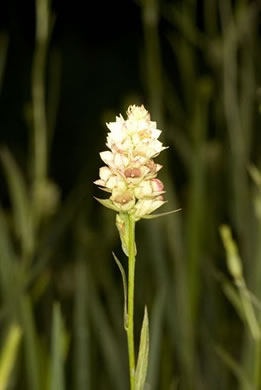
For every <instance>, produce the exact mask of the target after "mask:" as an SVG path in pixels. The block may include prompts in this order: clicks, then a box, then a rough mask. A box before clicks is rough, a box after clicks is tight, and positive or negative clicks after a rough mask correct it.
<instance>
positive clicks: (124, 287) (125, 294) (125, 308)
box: [112, 252, 128, 329]
mask: <svg viewBox="0 0 261 390" xmlns="http://www.w3.org/2000/svg"><path fill="white" fill-rule="evenodd" d="M112 255H113V257H114V260H115V261H116V264H117V265H118V267H119V270H120V273H121V276H122V283H123V293H124V310H123V313H124V314H123V323H124V328H125V329H127V326H128V310H127V278H126V273H125V270H124V268H123V266H122V264H121V262H120V260H119V259H118V258H117V256H116V255H115V253H114V252H112Z"/></svg>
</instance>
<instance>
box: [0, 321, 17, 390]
mask: <svg viewBox="0 0 261 390" xmlns="http://www.w3.org/2000/svg"><path fill="white" fill-rule="evenodd" d="M21 336H22V331H21V329H20V327H19V326H18V325H12V326H11V327H10V329H9V331H8V335H7V339H6V341H5V344H4V347H3V350H2V352H1V358H0V390H5V389H7V387H8V382H9V378H10V374H11V372H12V369H13V367H14V364H15V360H16V357H17V353H18V348H19V345H20V341H21Z"/></svg>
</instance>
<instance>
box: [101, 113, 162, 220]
mask: <svg viewBox="0 0 261 390" xmlns="http://www.w3.org/2000/svg"><path fill="white" fill-rule="evenodd" d="M107 127H108V129H109V133H108V136H107V143H106V146H107V147H108V148H109V149H110V150H107V151H104V152H101V153H100V156H101V159H102V161H103V162H104V163H105V164H106V166H104V167H102V168H100V172H99V173H100V178H99V179H98V180H96V181H95V182H94V183H95V184H97V185H98V186H100V188H101V189H103V190H104V191H106V192H109V193H110V194H111V195H110V198H109V199H107V200H102V204H104V205H106V206H107V207H109V208H112V209H113V210H116V211H119V212H126V213H128V214H132V215H133V216H134V218H135V220H139V219H140V218H142V217H144V216H146V215H149V214H150V213H152V212H153V211H154V210H156V209H158V208H159V207H160V206H162V205H163V204H164V203H165V201H164V200H163V195H162V194H163V193H164V186H163V183H162V182H161V181H160V180H159V179H157V178H156V177H157V174H158V171H159V170H160V169H161V168H162V166H161V165H159V164H156V163H155V162H154V160H153V158H155V157H156V156H158V155H159V153H160V152H161V151H162V150H164V149H166V147H165V146H163V145H162V143H161V142H160V141H159V140H158V138H159V136H160V134H161V130H158V129H157V124H156V122H152V121H151V120H150V114H149V113H148V111H147V110H146V109H145V108H144V107H143V106H140V107H139V106H135V105H133V106H130V107H129V108H128V110H127V119H126V120H125V119H124V118H123V117H122V116H121V115H120V116H119V117H116V121H115V122H110V123H107ZM98 200H99V199H98ZM100 201H101V200H100Z"/></svg>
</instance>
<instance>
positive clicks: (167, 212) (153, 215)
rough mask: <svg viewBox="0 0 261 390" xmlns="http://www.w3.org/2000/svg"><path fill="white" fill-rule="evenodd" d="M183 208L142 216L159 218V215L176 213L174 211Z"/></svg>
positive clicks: (144, 217)
mask: <svg viewBox="0 0 261 390" xmlns="http://www.w3.org/2000/svg"><path fill="white" fill-rule="evenodd" d="M181 210H182V209H176V210H171V211H166V212H165V213H159V214H149V215H144V216H143V217H142V218H143V219H153V218H158V217H164V216H165V215H169V214H174V213H177V212H178V211H181Z"/></svg>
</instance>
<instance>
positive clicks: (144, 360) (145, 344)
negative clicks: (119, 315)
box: [135, 306, 149, 390]
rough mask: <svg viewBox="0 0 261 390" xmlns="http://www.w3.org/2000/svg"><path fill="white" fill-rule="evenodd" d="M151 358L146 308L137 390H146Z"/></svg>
mask: <svg viewBox="0 0 261 390" xmlns="http://www.w3.org/2000/svg"><path fill="white" fill-rule="evenodd" d="M148 357H149V319H148V312H147V307H146V306H145V311H144V317H143V323H142V328H141V335H140V347H139V354H138V362H137V368H136V372H135V390H144V385H145V380H146V376H147V368H148Z"/></svg>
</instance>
